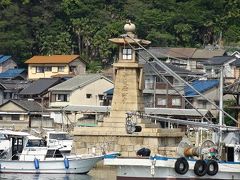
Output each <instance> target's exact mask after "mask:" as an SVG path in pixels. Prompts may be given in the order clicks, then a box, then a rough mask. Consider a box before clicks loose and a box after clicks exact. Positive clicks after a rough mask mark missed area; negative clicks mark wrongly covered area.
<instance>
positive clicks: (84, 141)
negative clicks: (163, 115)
mask: <svg viewBox="0 0 240 180" xmlns="http://www.w3.org/2000/svg"><path fill="white" fill-rule="evenodd" d="M180 140H181V138H174V137H144V136H140V137H139V136H107V135H105V136H104V135H101V136H98V135H93V136H89V135H88V136H85V135H78V136H74V147H73V151H74V153H80V154H84V153H91V152H92V151H94V152H96V153H102V152H103V151H105V152H112V151H115V152H120V153H121V155H122V156H124V157H131V156H136V152H137V151H138V150H139V149H140V148H142V147H145V148H149V149H151V155H155V154H161V155H167V156H171V157H173V156H175V155H176V147H177V145H178V143H179V142H180Z"/></svg>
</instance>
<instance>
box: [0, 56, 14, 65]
mask: <svg viewBox="0 0 240 180" xmlns="http://www.w3.org/2000/svg"><path fill="white" fill-rule="evenodd" d="M11 57H12V56H4V55H0V63H3V62H5V61H7V60H8V59H10V58H11Z"/></svg>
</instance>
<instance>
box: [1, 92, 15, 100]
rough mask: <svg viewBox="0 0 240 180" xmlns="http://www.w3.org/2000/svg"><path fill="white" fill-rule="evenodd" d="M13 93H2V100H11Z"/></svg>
mask: <svg viewBox="0 0 240 180" xmlns="http://www.w3.org/2000/svg"><path fill="white" fill-rule="evenodd" d="M12 97H13V93H12V92H4V93H3V98H4V99H12Z"/></svg>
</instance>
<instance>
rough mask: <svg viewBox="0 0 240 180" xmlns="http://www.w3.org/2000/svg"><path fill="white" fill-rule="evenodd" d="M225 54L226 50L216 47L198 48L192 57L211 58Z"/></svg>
mask: <svg viewBox="0 0 240 180" xmlns="http://www.w3.org/2000/svg"><path fill="white" fill-rule="evenodd" d="M224 54H225V50H223V49H215V50H209V49H196V51H195V52H194V54H193V56H192V58H193V59H209V58H212V57H214V56H223V55H224Z"/></svg>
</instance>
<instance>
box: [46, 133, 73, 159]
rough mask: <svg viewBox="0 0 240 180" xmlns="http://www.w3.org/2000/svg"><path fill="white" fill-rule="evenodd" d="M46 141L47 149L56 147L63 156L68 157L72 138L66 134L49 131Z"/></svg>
mask: <svg viewBox="0 0 240 180" xmlns="http://www.w3.org/2000/svg"><path fill="white" fill-rule="evenodd" d="M46 141H47V146H48V147H57V148H59V150H60V151H61V153H62V154H64V155H69V154H70V152H71V150H72V144H73V138H72V137H71V136H70V135H69V134H68V133H67V132H62V131H49V132H47V137H46Z"/></svg>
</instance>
